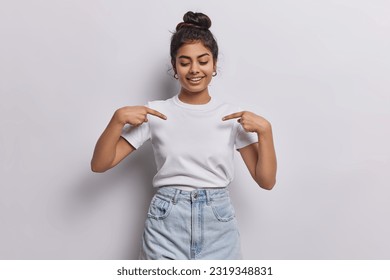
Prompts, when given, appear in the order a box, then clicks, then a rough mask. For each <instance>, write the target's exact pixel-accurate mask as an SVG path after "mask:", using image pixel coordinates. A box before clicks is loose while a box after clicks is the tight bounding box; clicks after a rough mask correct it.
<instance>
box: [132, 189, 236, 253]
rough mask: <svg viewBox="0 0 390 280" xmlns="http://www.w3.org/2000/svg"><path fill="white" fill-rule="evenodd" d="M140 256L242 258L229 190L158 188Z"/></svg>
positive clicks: (149, 213) (147, 222)
mask: <svg viewBox="0 0 390 280" xmlns="http://www.w3.org/2000/svg"><path fill="white" fill-rule="evenodd" d="M140 259H153V260H161V259H173V260H183V259H184V260H190V259H220V260H227V259H241V249H240V234H239V232H238V228H237V221H236V219H235V213H234V209H233V206H232V204H231V202H230V198H229V191H228V190H227V189H226V188H223V189H199V190H194V191H183V190H179V189H175V188H171V187H163V188H160V189H158V191H157V193H156V194H155V195H154V197H153V199H152V201H151V204H150V207H149V211H148V217H147V220H146V222H145V231H144V234H143V238H142V247H141V254H140Z"/></svg>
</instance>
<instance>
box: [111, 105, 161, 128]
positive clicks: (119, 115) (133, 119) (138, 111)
mask: <svg viewBox="0 0 390 280" xmlns="http://www.w3.org/2000/svg"><path fill="white" fill-rule="evenodd" d="M148 114H150V115H153V116H156V117H159V118H160V119H163V120H166V119H167V117H166V116H165V115H164V114H161V113H160V112H158V111H156V110H153V109H151V108H148V107H146V106H126V107H123V108H120V109H118V110H116V111H115V113H114V119H115V120H116V121H117V122H119V123H121V124H122V125H123V126H124V125H125V124H130V125H132V126H140V125H141V124H143V123H144V122H147V121H148V117H147V115H148Z"/></svg>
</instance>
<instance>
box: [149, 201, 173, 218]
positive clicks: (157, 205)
mask: <svg viewBox="0 0 390 280" xmlns="http://www.w3.org/2000/svg"><path fill="white" fill-rule="evenodd" d="M172 207H173V203H172V201H170V200H168V199H166V198H162V197H160V196H159V195H155V196H154V197H153V199H152V201H151V203H150V206H149V211H148V217H149V218H152V219H156V220H163V219H165V218H166V217H168V215H169V213H170V212H171V210H172Z"/></svg>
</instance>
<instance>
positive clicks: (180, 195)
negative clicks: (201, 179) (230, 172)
mask: <svg viewBox="0 0 390 280" xmlns="http://www.w3.org/2000/svg"><path fill="white" fill-rule="evenodd" d="M157 193H158V194H160V195H162V196H164V197H165V198H167V199H169V200H171V201H172V202H173V204H176V203H177V202H178V201H179V200H183V199H184V200H187V201H190V202H195V201H198V202H206V203H207V204H209V203H210V202H211V201H213V200H217V199H222V198H226V197H229V190H228V188H216V189H211V188H210V189H196V190H193V191H184V190H181V189H177V188H174V187H161V188H159V189H158V190H157Z"/></svg>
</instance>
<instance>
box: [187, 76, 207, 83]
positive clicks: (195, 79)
mask: <svg viewBox="0 0 390 280" xmlns="http://www.w3.org/2000/svg"><path fill="white" fill-rule="evenodd" d="M204 77H206V76H201V77H187V81H189V82H190V83H191V84H199V83H200V81H202V80H203V78H204Z"/></svg>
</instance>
